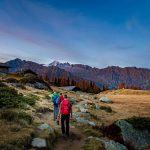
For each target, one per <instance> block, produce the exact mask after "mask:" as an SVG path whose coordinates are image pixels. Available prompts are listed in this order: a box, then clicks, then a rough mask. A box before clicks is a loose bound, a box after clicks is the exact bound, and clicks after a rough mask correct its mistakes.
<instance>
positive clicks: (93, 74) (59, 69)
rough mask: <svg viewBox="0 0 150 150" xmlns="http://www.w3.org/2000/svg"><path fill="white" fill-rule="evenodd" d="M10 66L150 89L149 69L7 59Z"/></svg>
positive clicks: (50, 75) (101, 83)
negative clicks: (47, 64)
mask: <svg viewBox="0 0 150 150" xmlns="http://www.w3.org/2000/svg"><path fill="white" fill-rule="evenodd" d="M7 64H9V65H10V66H11V67H12V68H10V72H19V71H22V70H25V69H31V70H33V71H34V72H36V73H37V74H38V75H39V76H41V77H42V78H46V79H47V80H49V81H54V79H55V78H65V79H67V78H70V79H71V80H75V81H83V80H85V81H88V80H89V81H93V82H95V83H96V85H97V86H99V87H100V88H103V87H104V86H107V87H109V88H110V89H112V88H117V87H118V85H119V84H121V83H124V84H125V85H126V86H128V87H130V86H137V87H140V88H141V89H150V69H145V68H136V67H125V68H120V67H118V66H111V67H107V68H103V69H98V68H92V67H90V66H88V65H82V64H69V63H60V62H58V61H54V62H52V63H51V64H50V65H49V66H48V67H46V66H44V65H42V64H38V63H35V62H31V61H25V60H21V59H14V60H11V61H8V62H7Z"/></svg>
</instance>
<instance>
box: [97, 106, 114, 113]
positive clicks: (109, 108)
mask: <svg viewBox="0 0 150 150" xmlns="http://www.w3.org/2000/svg"><path fill="white" fill-rule="evenodd" d="M100 109H101V110H105V111H106V112H109V113H111V112H112V109H111V107H110V106H100Z"/></svg>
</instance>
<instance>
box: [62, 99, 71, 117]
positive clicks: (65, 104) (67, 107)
mask: <svg viewBox="0 0 150 150" xmlns="http://www.w3.org/2000/svg"><path fill="white" fill-rule="evenodd" d="M61 110H62V114H63V115H68V114H70V111H71V105H70V101H69V100H63V101H62V103H61Z"/></svg>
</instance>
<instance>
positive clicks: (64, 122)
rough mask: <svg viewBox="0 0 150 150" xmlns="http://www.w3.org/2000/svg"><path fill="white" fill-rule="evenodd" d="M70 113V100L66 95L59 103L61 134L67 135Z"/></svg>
mask: <svg viewBox="0 0 150 150" xmlns="http://www.w3.org/2000/svg"><path fill="white" fill-rule="evenodd" d="M71 113H72V108H71V105H70V101H69V100H68V99H67V95H65V96H64V100H63V101H62V102H61V104H60V114H61V130H62V134H63V136H65V137H66V136H67V137H69V119H70V114H71Z"/></svg>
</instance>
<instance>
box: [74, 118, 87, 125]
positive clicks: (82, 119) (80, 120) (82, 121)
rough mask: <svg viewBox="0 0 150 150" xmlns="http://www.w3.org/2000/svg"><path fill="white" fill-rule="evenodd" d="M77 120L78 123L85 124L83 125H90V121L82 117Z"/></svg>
mask: <svg viewBox="0 0 150 150" xmlns="http://www.w3.org/2000/svg"><path fill="white" fill-rule="evenodd" d="M76 120H77V122H78V123H83V124H88V122H89V121H88V120H86V119H84V118H81V117H78V118H76Z"/></svg>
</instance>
